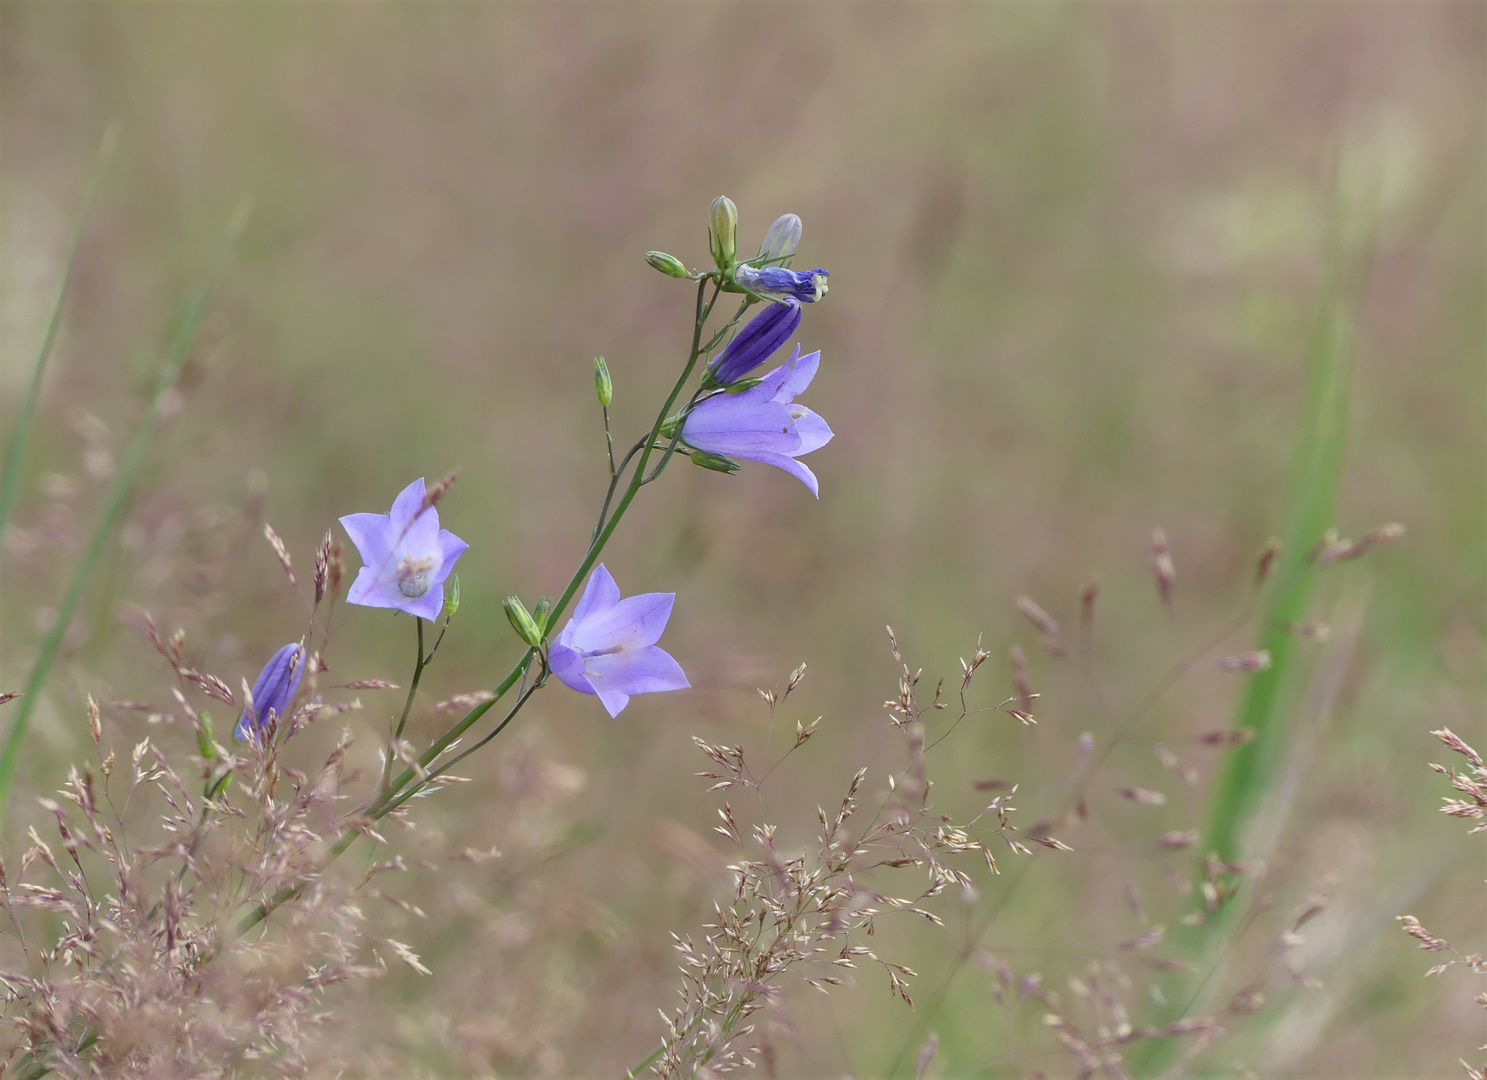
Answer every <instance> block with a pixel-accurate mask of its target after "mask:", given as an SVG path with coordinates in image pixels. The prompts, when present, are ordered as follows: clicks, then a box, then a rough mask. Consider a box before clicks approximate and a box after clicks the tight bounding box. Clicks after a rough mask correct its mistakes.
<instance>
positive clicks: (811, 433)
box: [682, 346, 831, 498]
mask: <svg viewBox="0 0 1487 1080" xmlns="http://www.w3.org/2000/svg"><path fill="white" fill-rule="evenodd" d="M820 362H821V354H820V353H819V352H813V353H810V354H808V355H806V356H801V355H800V348H799V346H797V347H796V349H795V355H794V356H792V357H790V360H789V361H788V362H787V363H786V364H785V365H784V366H783V367H777V368H775V369H774V370H773V371H771V372H770V373H769V374H768V375H766V376H764V378H763V379H761V380H760V381H759V385H758V386H754V387H751V388H750V389H748V390H745V391H743V392H742V393H737V394H734V393H729V392H728V391H726V390H725V391H721V392H719V393H717V394H714V395H712V396H711V397H709V398H704V399H703V400H702V401H701V402H700V403H699V404H698V405H697V407H696V408H694V409H693V410H692V411H691V413H690V414H689V415H688V416H687V420H686V423H685V424H684V425H683V426H682V440H683V441H684V442H685V443H686V444H687V445H688V446H691V447H695V448H696V449H698V450H706V451H707V452H708V453H712V454H723V455H726V456H727V457H735V458H744V459H745V460H747V461H758V462H761V463H763V464H765V465H773V466H775V468H778V469H784V470H785V471H786V472H787V473H789V474H790V475H791V476H793V477H795V478H796V479H798V480H799V481H800V482H801V483H802V484H804V485H805V486H806V487H808V488H810V490H811V494H812V495H815V496H816V497H817V498H820V497H821V492H820V489H819V487H818V485H817V483H816V474H815V473H813V472H811V470H810V469H808V468H806V467H805V466H804V465H802V464H801V463H800V462H799V461H797V460H795V459H796V458H798V457H800V456H801V455H802V454H809V453H810V452H811V451H812V450H819V449H821V447H823V446H825V445H826V444H827V443H828V442H830V441H831V428H829V427H827V426H826V421H825V420H822V419H821V418H820V417H819V416H817V415H816V414H815V413H813V412H811V410H810V409H807V408H806V407H805V406H804V405H796V404H795V403H794V402H795V399H796V397H798V396H799V395H800V394H802V393H803V392H804V391H805V388H806V387H808V386H810V385H811V380H812V379H814V378H815V377H816V368H817V366H818V365H819V364H820Z"/></svg>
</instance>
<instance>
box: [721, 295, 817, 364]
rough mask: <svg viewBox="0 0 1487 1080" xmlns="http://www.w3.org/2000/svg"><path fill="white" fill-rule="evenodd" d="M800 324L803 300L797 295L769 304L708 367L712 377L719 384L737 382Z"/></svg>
mask: <svg viewBox="0 0 1487 1080" xmlns="http://www.w3.org/2000/svg"><path fill="white" fill-rule="evenodd" d="M799 326H800V301H799V300H796V299H794V298H793V297H792V298H791V299H789V300H786V301H785V302H784V303H783V304H765V305H764V310H763V311H761V312H760V313H759V314H757V315H755V316H754V317H753V318H752V319H750V320H749V321H748V322H747V323H745V324H744V328H743V329H742V330H740V331H739V332H738V336H737V337H736V338H734V339H733V340H732V341H730V342H729V343H728V347H727V348H725V349H724V350H723V351H722V352H721V353H719V354H718V356H717V359H715V360H714V361H713V362H712V363H711V364H709V365H708V367H707V373H708V375H709V376H711V377H712V381H713V382H715V383H717V384H718V385H719V386H727V385H728V384H729V383H736V382H738V380H739V379H742V378H743V377H744V376H745V375H747V374H748V373H749V372H751V371H753V370H754V369H755V368H756V367H758V366H759V365H760V364H762V363H764V361H766V360H768V359H769V358H770V357H771V356H773V355H774V354H775V353H777V352H779V351H780V347H781V346H782V345H784V344H785V342H787V341H789V340H790V336H791V335H792V334H794V333H795V330H796V328H797V327H799Z"/></svg>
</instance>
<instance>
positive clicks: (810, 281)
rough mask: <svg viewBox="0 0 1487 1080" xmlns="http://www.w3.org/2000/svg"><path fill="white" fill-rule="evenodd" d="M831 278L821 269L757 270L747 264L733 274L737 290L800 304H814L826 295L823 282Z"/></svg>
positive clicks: (775, 267) (779, 268)
mask: <svg viewBox="0 0 1487 1080" xmlns="http://www.w3.org/2000/svg"><path fill="white" fill-rule="evenodd" d="M830 276H831V275H830V274H829V273H827V272H826V271H825V270H823V269H822V268H821V267H819V266H818V267H816V269H814V270H786V269H785V268H784V267H783V266H766V267H765V268H764V269H762V270H760V269H758V268H757V267H753V266H750V265H749V264H748V263H743V264H741V265H740V266H739V267H738V269H737V270H735V271H734V272H733V280H734V281H735V282H736V283H737V284H738V285H739V287H740V288H742V289H744V290H746V291H748V292H751V293H757V294H758V295H759V296H772V297H775V298H777V299H780V300H783V299H785V298H786V297H794V298H795V299H796V300H799V301H800V302H801V303H802V304H814V303H815V302H816V301H817V300H819V299H821V297H823V296H825V295H826V279H827V278H828V277H830Z"/></svg>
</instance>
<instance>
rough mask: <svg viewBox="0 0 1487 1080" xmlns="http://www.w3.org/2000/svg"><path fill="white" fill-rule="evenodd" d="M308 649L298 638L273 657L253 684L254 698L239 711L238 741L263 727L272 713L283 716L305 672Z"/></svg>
mask: <svg viewBox="0 0 1487 1080" xmlns="http://www.w3.org/2000/svg"><path fill="white" fill-rule="evenodd" d="M304 660H305V650H304V647H303V646H302V645H300V644H299V643H298V642H291V643H290V644H288V645H285V646H284V647H283V648H282V649H280V650H279V651H278V652H276V653H274V655H273V656H272V657H270V658H269V662H268V663H267V664H265V665H263V670H262V671H260V672H259V673H258V681H257V682H255V683H254V684H253V701H252V702H251V703H250V704H249V705H248V706H247V707H246V708H244V709H243V711H242V712H241V713H240V714H239V715H238V722H237V727H235V728H233V729H232V737H233V738H234V739H237V740H238V741H240V742H241V741H242V740H243V739H246V738H247V737H248V736H249V735H250V734H256V733H257V732H259V731H261V730H262V729H263V727H264V725H265V724H267V723H268V722H269V717H270V716H271V715H272V716H283V715H284V710H285V709H287V708H288V707H289V703H290V702H291V701H293V700H294V693H295V691H296V690H298V689H299V680H300V676H302V675H303V674H304V673H305V663H304Z"/></svg>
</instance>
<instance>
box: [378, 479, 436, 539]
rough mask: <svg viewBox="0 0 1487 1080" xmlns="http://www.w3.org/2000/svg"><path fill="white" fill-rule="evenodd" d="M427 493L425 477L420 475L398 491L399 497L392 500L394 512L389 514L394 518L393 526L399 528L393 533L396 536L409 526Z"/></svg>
mask: <svg viewBox="0 0 1487 1080" xmlns="http://www.w3.org/2000/svg"><path fill="white" fill-rule="evenodd" d="M426 494H428V491H427V489H426V488H425V487H424V484H423V477H421V476H420V477H419V478H418V479H417V480H415V481H413V483H411V484H409V485H408V486H407V487H405V488H404V489H403V490H402V491H400V492H398V497H397V498H396V499H394V500H392V513H391V514H389V515H388V516H389V517H391V518H392V524H393V527H394V528H395V529H396V530H397V532H396V533H394V534H393V535H394V536H395V537H396V535H397V534H398V533H401V532H402V531H403V530H404V529H406V528H407V527H408V522H410V521H412V520H413V515H414V514H416V513H418V510H419V507H421V506H423V497H424V495H426Z"/></svg>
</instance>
